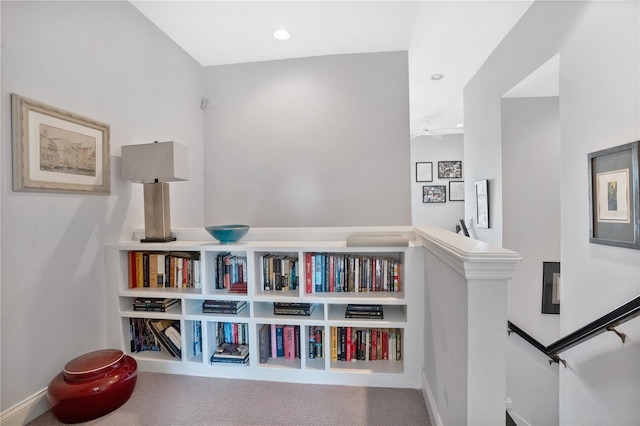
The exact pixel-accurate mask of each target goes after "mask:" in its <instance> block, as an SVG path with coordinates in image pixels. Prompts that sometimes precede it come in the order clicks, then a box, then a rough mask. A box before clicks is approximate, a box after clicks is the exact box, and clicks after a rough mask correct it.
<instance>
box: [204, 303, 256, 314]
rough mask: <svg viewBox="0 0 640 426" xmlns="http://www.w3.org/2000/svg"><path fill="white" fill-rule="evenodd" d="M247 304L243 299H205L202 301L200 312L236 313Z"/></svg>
mask: <svg viewBox="0 0 640 426" xmlns="http://www.w3.org/2000/svg"><path fill="white" fill-rule="evenodd" d="M246 306H247V302H246V301H244V300H205V301H203V302H202V313H205V314H237V313H239V312H242V311H243V310H244V309H245V308H246Z"/></svg>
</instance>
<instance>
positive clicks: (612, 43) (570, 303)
mask: <svg viewBox="0 0 640 426" xmlns="http://www.w3.org/2000/svg"><path fill="white" fill-rule="evenodd" d="M639 20H640V11H639V4H638V2H637V1H634V2H535V3H534V4H533V5H532V6H531V8H530V9H529V10H528V11H527V13H526V14H525V15H524V17H523V18H522V19H521V20H520V22H519V23H518V24H517V25H516V26H515V27H514V29H513V30H512V31H511V32H510V33H509V35H508V36H507V37H506V38H505V39H504V40H503V42H502V43H501V44H500V46H499V47H498V48H497V49H496V50H495V51H494V52H493V54H492V55H491V56H490V57H489V59H488V60H487V62H486V63H485V64H484V65H483V67H482V68H481V69H480V70H479V71H478V73H477V74H476V75H475V76H474V78H473V80H472V81H471V82H470V83H469V85H468V86H467V87H466V88H465V91H464V101H465V160H466V162H467V167H465V171H466V172H467V178H470V179H471V180H475V179H481V178H489V179H494V180H495V183H496V184H495V187H496V190H495V191H493V194H494V197H492V199H491V202H492V205H491V207H492V211H494V212H497V213H498V216H496V215H494V218H496V221H495V222H494V228H492V229H489V230H486V232H482V233H480V232H478V231H479V230H476V231H477V233H478V236H479V237H480V238H482V239H485V240H487V241H491V242H494V243H498V244H501V243H502V232H503V221H502V209H503V200H502V199H501V198H500V194H502V185H503V182H502V179H503V176H502V173H501V170H502V169H501V164H502V162H503V161H504V160H503V158H502V155H503V153H502V150H501V146H502V141H501V123H500V121H501V116H500V102H501V96H502V95H503V94H504V93H505V92H506V91H507V90H509V89H510V88H511V87H513V86H514V85H515V84H516V83H517V82H519V81H520V80H522V79H523V78H524V77H526V76H527V75H528V74H530V73H531V72H532V71H534V70H535V69H537V68H538V67H539V66H540V65H542V64H543V63H545V62H546V61H547V60H548V59H549V58H551V57H552V56H554V55H555V54H558V53H559V54H560V90H559V93H560V96H561V104H560V140H561V146H560V158H561V170H562V172H561V179H560V182H559V185H560V194H561V200H562V201H561V203H562V204H561V231H560V232H561V255H560V259H561V262H562V289H561V302H562V311H561V317H560V334H561V335H566V334H568V333H570V332H572V331H574V330H576V329H578V328H579V327H581V326H583V325H585V324H586V323H588V322H590V321H592V320H593V319H595V318H597V317H598V316H600V315H603V314H604V313H606V312H608V311H610V310H611V309H614V308H615V307H617V306H619V305H621V304H622V303H624V302H626V301H628V300H630V299H631V298H633V297H635V296H637V295H638V294H639V293H640V284H639V282H638V273H639V271H640V257H639V256H638V251H636V250H630V249H622V248H616V247H611V246H604V245H596V244H590V243H589V199H588V175H587V155H588V153H589V152H594V151H597V150H600V149H603V148H607V147H612V146H616V145H620V144H624V143H627V142H630V141H634V140H637V139H638V133H639V129H640V106H639V99H640V97H639V87H640V85H639V83H640V79H639V77H638V76H639V75H640V65H639V62H640V61H639V55H640V34H639V31H638V28H640V26H639V25H638V23H639ZM466 208H467V209H468V212H469V211H470V209H472V208H473V205H467V207H466ZM507 248H510V247H507ZM619 329H620V331H622V332H625V333H627V334H628V340H627V343H626V344H625V345H622V344H621V342H620V339H618V337H616V336H615V335H614V334H613V333H607V334H603V335H600V336H598V337H596V338H595V339H592V340H591V341H589V342H587V343H584V344H582V345H580V346H577V347H575V348H572V349H571V350H569V351H567V352H565V353H564V354H563V358H565V359H566V360H567V362H568V366H569V367H568V368H562V367H561V368H560V372H559V373H560V390H559V395H560V424H638V423H640V408H639V406H638V401H639V400H640V388H638V381H639V380H640V348H639V347H638V345H637V344H636V343H635V342H637V341H638V339H639V338H640V323H639V322H638V321H637V320H635V321H631V322H628V323H626V324H624V325H623V326H620V327H619ZM532 331H535V330H532Z"/></svg>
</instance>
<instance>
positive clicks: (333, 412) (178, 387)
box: [29, 373, 431, 426]
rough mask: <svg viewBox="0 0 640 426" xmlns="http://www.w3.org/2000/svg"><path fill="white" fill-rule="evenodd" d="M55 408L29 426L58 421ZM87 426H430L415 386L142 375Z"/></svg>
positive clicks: (155, 374)
mask: <svg viewBox="0 0 640 426" xmlns="http://www.w3.org/2000/svg"><path fill="white" fill-rule="evenodd" d="M60 424H62V423H60V422H58V421H57V420H56V418H55V417H54V416H53V414H51V411H48V412H47V413H45V414H43V415H42V416H40V417H38V418H37V419H35V420H33V421H32V422H30V423H29V425H30V426H45V425H60ZM82 424H85V425H118V426H125V425H127V426H129V425H131V426H135V425H150V426H163V425H172V426H173V425H176V426H178V425H185V426H186V425H190V426H196V425H212V426H217V425H228V426H235V425H237V426H240V425H265V426H266V425H285V426H289V425H290V426H294V425H295V426H299V425H319V426H338V425H350V426H357V425H380V426H386V425H389V426H391V425H393V426H429V425H431V423H430V421H429V414H428V412H427V407H426V406H425V403H424V399H423V398H422V393H421V392H420V390H417V389H393V388H371V387H359V386H358V387H354V386H328V385H310V384H298V383H279V382H264V381H253V380H232V379H219V378H208V377H191V376H181V375H173V374H157V373H139V374H138V383H137V385H136V390H135V391H134V393H133V395H132V396H131V398H130V399H129V401H127V402H126V403H125V404H124V405H123V406H122V407H120V408H118V409H117V410H115V411H113V412H111V413H109V414H107V415H105V416H103V417H100V418H98V419H95V420H92V421H89V422H87V423H82Z"/></svg>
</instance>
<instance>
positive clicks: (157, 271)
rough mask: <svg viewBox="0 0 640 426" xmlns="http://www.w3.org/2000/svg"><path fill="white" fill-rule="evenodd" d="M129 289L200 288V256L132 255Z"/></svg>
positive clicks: (137, 253)
mask: <svg viewBox="0 0 640 426" xmlns="http://www.w3.org/2000/svg"><path fill="white" fill-rule="evenodd" d="M128 267H129V271H128V273H129V288H139V287H150V288H157V287H195V288H199V287H200V252H191V251H180V252H178V251H172V252H153V251H130V252H129V253H128Z"/></svg>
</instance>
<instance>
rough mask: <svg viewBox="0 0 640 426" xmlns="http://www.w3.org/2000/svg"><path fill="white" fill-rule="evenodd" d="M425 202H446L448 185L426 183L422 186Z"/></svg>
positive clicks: (423, 200)
mask: <svg viewBox="0 0 640 426" xmlns="http://www.w3.org/2000/svg"><path fill="white" fill-rule="evenodd" d="M422 202H423V203H446V202H447V187H446V186H445V185H425V186H423V187H422Z"/></svg>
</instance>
